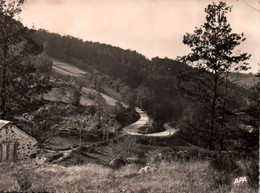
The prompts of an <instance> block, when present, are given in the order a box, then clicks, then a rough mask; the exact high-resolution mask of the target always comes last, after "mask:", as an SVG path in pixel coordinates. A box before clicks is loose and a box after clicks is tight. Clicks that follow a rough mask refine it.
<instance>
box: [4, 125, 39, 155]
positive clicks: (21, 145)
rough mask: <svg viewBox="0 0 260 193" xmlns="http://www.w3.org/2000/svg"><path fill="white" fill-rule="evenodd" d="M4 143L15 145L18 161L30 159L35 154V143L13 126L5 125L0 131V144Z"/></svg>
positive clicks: (36, 145) (36, 144)
mask: <svg viewBox="0 0 260 193" xmlns="http://www.w3.org/2000/svg"><path fill="white" fill-rule="evenodd" d="M6 141H11V142H15V143H16V158H17V159H19V160H20V159H27V158H32V157H34V156H36V154H37V151H38V143H37V141H36V140H35V139H34V138H33V137H31V136H29V135H28V134H26V133H25V132H24V131H22V130H20V129H18V128H17V127H16V126H15V125H13V124H7V125H5V126H4V127H3V128H1V129H0V144H1V143H4V142H6Z"/></svg>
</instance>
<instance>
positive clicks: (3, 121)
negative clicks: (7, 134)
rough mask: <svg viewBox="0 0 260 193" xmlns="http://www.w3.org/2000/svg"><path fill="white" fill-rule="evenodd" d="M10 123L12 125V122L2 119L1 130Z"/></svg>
mask: <svg viewBox="0 0 260 193" xmlns="http://www.w3.org/2000/svg"><path fill="white" fill-rule="evenodd" d="M8 123H11V121H5V120H1V119H0V129H1V128H3V127H4V126H5V125H7V124H8Z"/></svg>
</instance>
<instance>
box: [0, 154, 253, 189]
mask: <svg viewBox="0 0 260 193" xmlns="http://www.w3.org/2000/svg"><path fill="white" fill-rule="evenodd" d="M162 153H163V152H162V151H161V150H158V149H157V150H152V151H150V152H148V153H146V156H145V160H146V165H149V167H150V168H151V169H150V170H148V171H147V172H143V173H140V172H139V170H140V169H141V168H142V167H143V166H144V164H133V163H131V164H126V165H125V166H122V167H121V168H119V169H117V170H114V169H112V168H109V167H107V166H104V165H98V164H93V163H89V164H82V165H74V166H68V167H64V166H60V165H56V164H47V163H43V164H40V163H39V161H38V162H36V160H30V161H24V162H17V163H13V164H7V163H1V167H0V174H1V177H0V179H1V180H0V191H28V192H202V193H203V192H205V193H206V192H247V193H250V192H252V193H253V192H257V188H256V187H254V186H252V184H251V181H250V179H249V178H248V177H247V180H246V181H247V182H241V183H236V184H235V183H234V182H235V179H236V178H238V177H241V176H244V175H245V174H243V173H241V174H234V173H232V172H227V171H221V170H218V169H216V167H215V165H214V164H212V162H211V161H209V160H207V159H204V160H202V159H199V160H198V159H195V157H191V158H190V159H189V160H187V159H186V158H185V156H179V157H175V158H174V157H171V158H170V156H169V154H168V155H167V156H166V155H163V154H162ZM185 153H187V152H185V151H180V150H179V151H178V152H176V154H179V155H181V154H183V155H184V154H185ZM188 154H189V153H188ZM166 157H168V158H166ZM216 163H217V164H220V163H221V162H219V161H218V162H216Z"/></svg>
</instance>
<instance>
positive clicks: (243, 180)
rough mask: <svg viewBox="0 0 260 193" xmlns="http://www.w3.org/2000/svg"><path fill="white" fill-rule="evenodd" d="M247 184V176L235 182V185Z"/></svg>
mask: <svg viewBox="0 0 260 193" xmlns="http://www.w3.org/2000/svg"><path fill="white" fill-rule="evenodd" d="M245 182H247V177H246V176H244V177H239V178H236V179H235V181H234V184H242V183H245Z"/></svg>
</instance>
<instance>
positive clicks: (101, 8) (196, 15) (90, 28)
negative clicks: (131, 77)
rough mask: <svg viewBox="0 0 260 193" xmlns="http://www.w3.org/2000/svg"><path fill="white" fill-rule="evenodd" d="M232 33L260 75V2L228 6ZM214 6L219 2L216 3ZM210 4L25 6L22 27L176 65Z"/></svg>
mask: <svg viewBox="0 0 260 193" xmlns="http://www.w3.org/2000/svg"><path fill="white" fill-rule="evenodd" d="M224 1H225V2H227V4H228V5H233V9H232V12H231V13H229V14H228V15H227V17H228V21H229V23H230V24H231V27H232V29H233V32H235V33H242V32H243V33H244V34H245V37H246V38H247V40H246V41H245V42H243V43H242V44H241V45H240V46H239V48H238V49H239V50H241V52H248V53H250V54H252V56H251V58H250V60H249V61H248V62H249V63H250V66H251V68H252V69H251V70H249V72H253V73H255V72H257V71H258V70H259V69H260V66H259V65H258V64H260V51H259V50H260V0H224ZM215 2H216V3H217V2H218V0H216V1H215ZM210 3H212V0H26V2H25V4H24V5H23V7H22V13H21V15H20V17H21V19H22V22H23V23H24V25H26V26H28V27H32V26H34V27H35V28H36V29H39V28H42V29H46V30H48V31H49V32H55V33H59V34H61V35H72V36H74V37H78V38H80V39H83V40H84V41H93V42H100V43H106V44H111V45H113V46H119V47H121V48H123V49H131V50H136V51H137V52H139V53H141V54H143V55H144V56H146V57H147V58H153V57H156V56H158V57H161V58H164V57H167V58H171V59H176V57H177V56H183V55H186V54H188V53H190V49H189V47H187V46H186V45H184V44H183V43H182V40H183V35H185V33H187V32H188V33H192V32H193V31H194V29H195V27H196V26H198V27H199V26H200V25H202V24H203V22H204V20H205V15H206V14H205V12H204V9H205V7H207V5H208V4H210Z"/></svg>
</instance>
